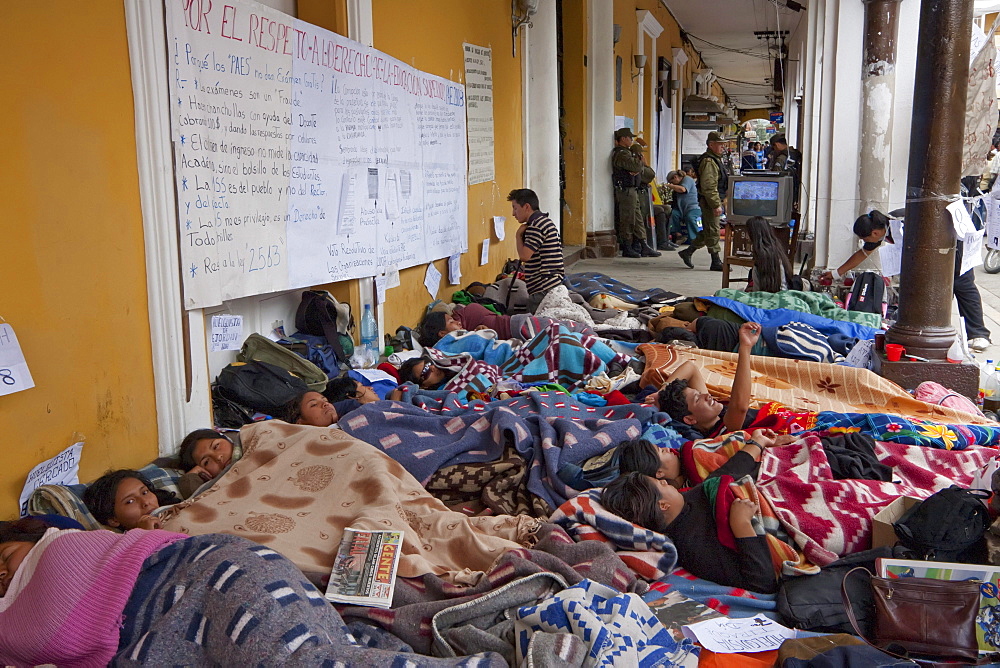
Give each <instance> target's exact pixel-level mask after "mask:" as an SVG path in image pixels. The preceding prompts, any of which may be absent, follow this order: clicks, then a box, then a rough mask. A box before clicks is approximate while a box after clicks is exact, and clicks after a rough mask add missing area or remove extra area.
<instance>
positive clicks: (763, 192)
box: [732, 180, 778, 218]
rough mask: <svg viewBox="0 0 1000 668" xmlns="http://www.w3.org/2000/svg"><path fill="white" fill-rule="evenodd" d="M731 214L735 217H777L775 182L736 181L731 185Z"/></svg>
mask: <svg viewBox="0 0 1000 668" xmlns="http://www.w3.org/2000/svg"><path fill="white" fill-rule="evenodd" d="M732 210H733V211H732V212H733V214H734V215H737V216H748V217H749V216H764V217H765V218H767V217H774V216H777V215H778V182H777V181H760V180H753V181H737V182H736V183H734V184H733V202H732Z"/></svg>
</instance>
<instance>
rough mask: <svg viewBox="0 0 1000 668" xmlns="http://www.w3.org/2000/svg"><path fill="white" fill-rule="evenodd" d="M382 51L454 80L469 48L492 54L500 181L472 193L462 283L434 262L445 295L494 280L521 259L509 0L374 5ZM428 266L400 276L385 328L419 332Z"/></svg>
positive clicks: (516, 62)
mask: <svg viewBox="0 0 1000 668" xmlns="http://www.w3.org/2000/svg"><path fill="white" fill-rule="evenodd" d="M372 14H373V15H374V35H375V48H376V49H379V50H380V51H383V52H385V53H387V54H389V55H390V56H393V57H395V58H399V59H400V60H403V61H405V62H407V63H409V64H410V65H412V66H414V67H416V68H418V69H420V70H423V71H425V72H429V73H431V74H436V75H438V76H442V77H445V78H448V79H451V80H452V81H464V78H465V66H464V59H463V52H462V43H463V42H468V43H469V44H475V45H477V46H488V47H491V48H492V49H493V141H494V147H495V148H494V152H495V156H494V160H495V163H494V167H495V173H496V180H495V181H492V182H489V183H480V184H477V185H474V186H470V187H469V252H468V253H465V254H463V255H462V262H461V266H462V279H461V285H455V286H453V285H448V280H447V279H448V267H447V264H448V263H447V261H446V260H439V261H437V262H436V263H435V266H437V268H438V270H440V271H441V273H442V275H443V276H444V278H443V279H442V281H441V288H440V290H439V291H438V295H437V296H438V297H439V298H442V299H445V300H448V301H450V298H451V293H452V292H454V291H455V290H457V289H460V288H462V287H464V286H466V285H468V284H469V283H471V282H473V281H482V282H484V283H487V282H490V281H492V280H493V279H494V278H495V277H496V274H497V273H498V272H499V271H500V269H501V268H502V267H503V264H504V262H505V261H506V260H507V259H508V258H513V257H517V252H516V250H515V249H514V232H515V230H516V229H517V223H516V222H515V221H514V219H513V217H512V216H511V210H510V204H509V203H508V202H507V193H509V192H510V191H511V190H513V189H514V188H520V187H522V178H523V176H524V173H523V170H522V162H521V160H522V148H521V147H522V137H521V48H520V44H519V45H518V56H517V58H514V57H512V55H511V35H510V25H511V24H510V2H509V0H477V1H476V2H467V1H466V0H439V1H436V2H434V3H433V7H430V6H429V5H428V4H427V3H421V2H412V0H372ZM493 216H506V217H507V226H506V240H505V241H503V242H501V241H499V240H498V239H497V238H496V236H494V235H493V233H492V232H491V230H492V227H493ZM487 237H489V238H490V261H489V263H488V264H487V265H485V266H483V267H480V266H479V256H480V250H481V243H482V241H483V239H484V238H487ZM425 267H426V265H420V266H417V267H411V268H410V269H404V270H403V271H401V272H400V281H401V285H400V286H399V287H398V288H392V289H390V290H389V291H388V292H387V293H386V305H385V325H386V326H385V329H386V331H395V329H396V327H397V326H399V325H409V326H413V325H415V324H416V323H417V321H418V320H419V319H420V317H421V315H422V314H423V312H424V308H425V307H426V305H427V303H428V302H429V301H430V295H429V294H428V293H427V290H426V289H425V288H424V285H423V278H424V272H425V270H426V269H425Z"/></svg>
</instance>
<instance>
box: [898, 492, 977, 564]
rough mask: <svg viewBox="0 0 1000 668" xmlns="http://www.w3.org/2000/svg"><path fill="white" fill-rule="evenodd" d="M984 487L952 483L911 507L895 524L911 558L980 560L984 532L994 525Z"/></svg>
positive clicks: (902, 543) (901, 543)
mask: <svg viewBox="0 0 1000 668" xmlns="http://www.w3.org/2000/svg"><path fill="white" fill-rule="evenodd" d="M989 497H990V493H989V492H987V491H986V490H982V489H962V488H961V487H957V486H955V485H952V486H951V487H949V488H948V489H942V490H941V491H940V492H937V493H935V494H932V495H931V496H929V497H927V498H926V499H924V500H923V501H921V502H920V503H918V504H916V505H915V506H913V507H912V508H910V509H909V510H908V511H906V513H904V514H903V516H902V517H900V518H899V520H898V521H897V522H895V523H893V525H892V528H893V529H895V531H896V537H897V538H898V539H899V543H900V545H902V546H903V547H904V548H906V549H907V550H909V551H910V553H911V554H912V556H909V557H908V558H911V559H920V560H924V561H957V562H968V561H970V560H976V559H977V556H978V554H980V553H981V550H982V549H983V544H984V542H985V541H984V540H983V534H985V533H986V529H987V528H988V527H989V525H990V514H989V511H988V510H987V509H986V505H985V504H984V503H983V501H984V500H986V499H988V498H989Z"/></svg>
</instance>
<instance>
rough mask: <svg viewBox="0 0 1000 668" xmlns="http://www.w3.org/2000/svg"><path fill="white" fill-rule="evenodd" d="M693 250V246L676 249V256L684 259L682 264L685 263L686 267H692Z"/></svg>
mask: <svg viewBox="0 0 1000 668" xmlns="http://www.w3.org/2000/svg"><path fill="white" fill-rule="evenodd" d="M695 250H696V249H695V247H694V246H688V247H687V248H685V249H684V250H682V251H678V253H677V257H679V258H680V259H681V260H683V261H684V264H685V265H687V268H688V269H694V262H692V261H691V256H692V255H694V251H695Z"/></svg>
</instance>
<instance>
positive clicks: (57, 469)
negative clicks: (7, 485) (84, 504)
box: [19, 441, 83, 517]
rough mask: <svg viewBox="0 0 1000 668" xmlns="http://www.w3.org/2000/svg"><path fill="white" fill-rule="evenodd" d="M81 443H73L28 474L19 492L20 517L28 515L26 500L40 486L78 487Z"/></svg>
mask: <svg viewBox="0 0 1000 668" xmlns="http://www.w3.org/2000/svg"><path fill="white" fill-rule="evenodd" d="M82 452H83V442H82V441H81V442H80V443H74V444H73V445H71V446H69V447H68V448H66V449H65V450H63V451H62V452H60V453H59V454H58V455H56V456H55V457H53V458H52V459H48V460H46V461H44V462H42V463H41V464H39V465H38V466H36V467H35V468H33V469H31V471H30V472H29V473H28V479H27V480H25V482H24V489H22V490H21V499H20V502H19V503H20V506H21V517H24V516H25V515H27V514H28V499H29V498H31V493H32V492H34V491H35V490H36V489H37V488H39V487H41V486H42V485H78V484H79V483H80V477H79V473H80V454H81V453H82Z"/></svg>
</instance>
